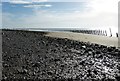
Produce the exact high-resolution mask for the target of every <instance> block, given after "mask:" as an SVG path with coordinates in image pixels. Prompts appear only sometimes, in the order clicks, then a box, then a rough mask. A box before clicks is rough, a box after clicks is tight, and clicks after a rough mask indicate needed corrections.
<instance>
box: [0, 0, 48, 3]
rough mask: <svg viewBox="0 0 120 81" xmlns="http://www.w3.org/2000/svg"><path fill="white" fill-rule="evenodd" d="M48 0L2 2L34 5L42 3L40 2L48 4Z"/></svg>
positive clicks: (10, 0) (11, 0)
mask: <svg viewBox="0 0 120 81" xmlns="http://www.w3.org/2000/svg"><path fill="white" fill-rule="evenodd" d="M47 1H48V0H8V1H3V0H2V2H10V3H12V4H32V3H40V2H47Z"/></svg>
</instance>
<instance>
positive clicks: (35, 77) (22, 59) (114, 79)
mask: <svg viewBox="0 0 120 81" xmlns="http://www.w3.org/2000/svg"><path fill="white" fill-rule="evenodd" d="M49 35H50V34H48V32H35V31H24V30H2V62H3V63H2V64H3V70H2V81H119V80H120V50H119V49H117V48H116V47H108V46H105V45H101V44H96V43H90V42H86V41H78V40H72V39H68V38H59V37H51V36H49Z"/></svg>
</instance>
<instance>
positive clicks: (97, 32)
mask: <svg viewBox="0 0 120 81" xmlns="http://www.w3.org/2000/svg"><path fill="white" fill-rule="evenodd" d="M70 31H71V32H77V33H84V34H93V35H101V36H110V37H112V36H113V35H112V32H111V29H109V31H110V33H109V35H108V32H107V31H106V30H70ZM116 37H118V33H116Z"/></svg>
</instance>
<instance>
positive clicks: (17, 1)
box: [10, 0, 31, 4]
mask: <svg viewBox="0 0 120 81" xmlns="http://www.w3.org/2000/svg"><path fill="white" fill-rule="evenodd" d="M10 3H12V4H30V3H31V2H29V1H24V0H11V1H10Z"/></svg>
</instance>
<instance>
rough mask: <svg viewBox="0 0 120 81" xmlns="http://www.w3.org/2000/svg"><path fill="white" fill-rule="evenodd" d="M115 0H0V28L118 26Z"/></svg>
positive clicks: (99, 27)
mask: <svg viewBox="0 0 120 81" xmlns="http://www.w3.org/2000/svg"><path fill="white" fill-rule="evenodd" d="M118 1H119V0H2V5H0V6H1V7H2V12H0V14H2V28H87V29H109V28H111V29H112V30H114V32H117V30H118Z"/></svg>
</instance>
